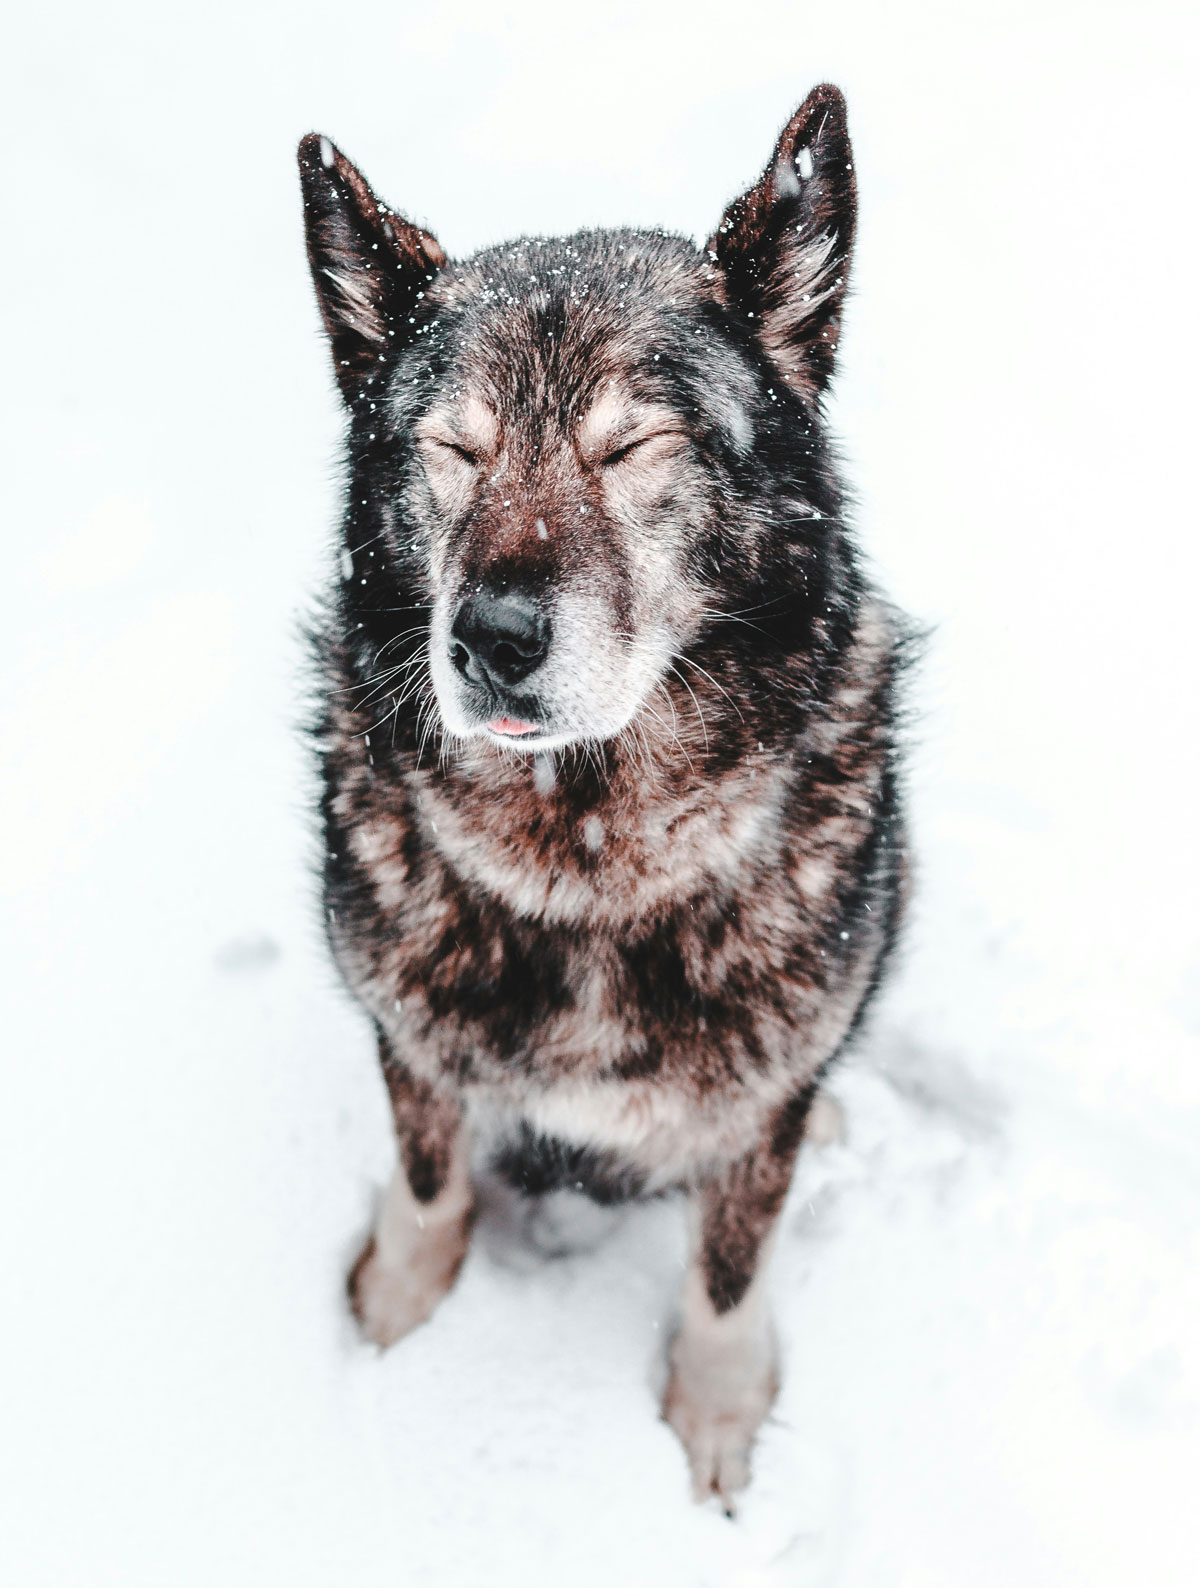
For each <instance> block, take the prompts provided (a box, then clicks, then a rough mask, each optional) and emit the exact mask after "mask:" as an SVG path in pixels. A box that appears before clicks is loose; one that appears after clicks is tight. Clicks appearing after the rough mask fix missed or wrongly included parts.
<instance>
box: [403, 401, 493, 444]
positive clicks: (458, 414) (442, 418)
mask: <svg viewBox="0 0 1200 1588" xmlns="http://www.w3.org/2000/svg"><path fill="white" fill-rule="evenodd" d="M416 436H417V440H418V441H432V442H435V443H437V444H439V445H441V446H444V447H459V448H461V449H463V450H464V451H467V452H474V453H476V454H477V455H479V456H480V457H486V456H489V455H491V454H492V453H494V452H495V450H496V443H497V441H498V440H499V438H500V422H499V420H498V419H497V418H496V415H495V414H494V413H493V412H492V410H491V409H490V408H489V407H488V405H487V404H486V403H485V402H484V401H483V400H482V399H481V398H479V397H475V396H471V397H468V398H467V399H466V400H465V401H464V402H462V403H458V404H455V405H453V406H451V405H447V406H445V407H441V408H433V409H431V410H430V412H429V413H427V414H426V415H425V417H424V418H423V419H422V420H421V422H420V423H419V424H418V425H417V429H416Z"/></svg>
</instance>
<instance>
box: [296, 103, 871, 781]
mask: <svg viewBox="0 0 1200 1588" xmlns="http://www.w3.org/2000/svg"><path fill="white" fill-rule="evenodd" d="M300 169H301V174H302V180H303V187H304V198H305V209H306V221H307V233H308V251H309V258H310V262H311V266H312V273H313V280H314V282H315V283H316V289H317V296H318V299H319V301H320V306H321V312H322V316H323V318H324V321H325V326H326V329H327V331H328V333H329V338H330V341H331V343H332V349H333V358H334V367H335V371H336V374H337V379H338V383H339V385H340V387H341V391H342V394H343V396H344V398H345V400H346V403H347V405H348V407H349V409H350V412H351V433H350V467H351V484H350V514H349V519H348V522H349V526H350V531H349V532H350V543H349V544H348V546H347V548H346V549H345V551H344V553H343V558H342V566H343V575H344V595H345V598H346V599H345V603H344V604H345V609H346V616H347V618H348V619H349V618H353V619H354V621H355V623H357V626H358V628H359V629H360V630H363V631H364V644H365V642H366V641H369V642H370V646H371V650H372V653H375V652H376V651H377V650H378V649H380V648H386V647H387V646H388V645H393V646H398V647H400V654H401V655H403V656H407V657H408V660H407V662H405V663H404V664H403V666H405V667H407V671H402V664H400V663H394V657H395V654H396V653H395V652H393V657H392V658H391V660H392V661H393V663H394V665H395V666H396V673H395V674H394V675H388V674H387V673H386V670H385V671H381V672H380V674H379V676H380V678H382V679H383V683H382V685H381V695H382V696H383V697H384V698H388V689H389V680H390V688H391V694H392V695H393V696H394V697H395V698H396V700H397V706H396V709H397V711H399V709H400V705H399V701H400V699H401V697H402V694H403V693H404V692H405V691H408V692H410V693H413V694H415V695H418V696H419V694H420V692H421V689H422V687H423V686H424V684H426V683H427V682H431V683H432V697H431V701H433V700H435V701H436V708H437V712H438V714H439V715H440V719H441V723H442V726H443V728H444V730H446V731H447V732H448V733H449V734H451V735H457V736H460V737H463V738H484V739H486V740H490V741H492V742H497V743H504V744H506V745H512V746H517V747H520V748H525V749H536V750H544V749H550V748H554V747H558V746H563V745H567V744H572V743H579V742H586V741H592V742H595V741H601V740H606V739H609V738H612V737H613V736H615V735H618V734H619V733H621V731H622V730H623V729H624V728H625V727H626V726H627V724H629V723H630V722H631V721H632V720H633V719H634V717H635V716H636V714H637V713H638V712H639V710H641V709H643V708H645V709H646V710H653V709H654V707H653V705H652V704H651V702H652V697H653V696H654V694H655V692H656V690H657V689H658V688H659V686H660V685H661V683H662V681H663V679H664V677H665V676H666V675H667V674H668V671H669V670H670V669H671V667H672V665H673V662H674V660H675V659H676V658H677V657H678V656H679V655H680V654H681V653H682V652H683V650H684V649H685V648H686V647H687V646H688V645H689V644H690V643H691V642H692V641H693V640H694V638H695V636H696V635H697V633H698V632H699V631H700V630H701V629H702V628H703V626H704V624H705V623H706V622H707V621H708V620H709V619H711V618H712V617H713V615H714V607H715V605H716V604H717V602H718V595H717V592H718V591H720V592H724V593H725V594H726V595H727V593H728V591H729V589H730V588H738V589H746V588H751V587H753V588H759V587H760V586H761V584H762V582H763V581H764V580H766V581H768V582H769V580H770V577H771V569H770V567H769V566H767V561H768V559H769V557H771V556H778V555H779V553H778V549H777V548H778V545H779V534H778V531H779V528H780V526H779V524H778V523H777V522H775V520H777V518H778V515H779V513H780V512H781V511H783V512H785V513H789V512H794V513H795V514H796V515H797V517H798V519H804V518H805V517H808V518H819V517H820V516H821V500H820V497H821V492H822V490H828V489H829V486H828V474H827V470H825V467H824V463H823V452H822V450H821V441H820V428H819V422H818V418H819V416H818V412H817V404H818V400H819V398H820V395H821V393H822V391H823V390H824V387H825V385H826V383H827V382H828V379H829V376H830V374H831V372H832V368H833V362H834V349H835V347H836V345H837V337H838V326H839V321H840V315H841V308H842V301H843V296H844V291H845V279H846V274H847V268H848V262H849V252H850V247H851V243H852V240H853V233H854V219H855V188H854V177H853V169H852V164H851V155H850V146H849V141H848V138H847V133H846V120H845V105H844V102H843V100H842V96H841V95H840V93H839V92H838V91H837V90H836V89H834V88H831V87H827V86H826V87H821V88H818V89H815V90H814V91H813V93H812V94H811V95H810V96H809V98H808V99H807V100H806V101H805V103H804V104H803V105H802V106H801V108H800V109H799V110H798V111H797V112H796V114H795V115H794V116H793V117H792V119H791V121H790V122H789V123H788V125H787V127H786V128H785V129H784V131H783V134H782V135H781V137H780V139H779V142H778V145H777V147H776V150H775V153H774V156H773V158H772V160H771V162H770V164H769V165H768V166H767V168H766V170H765V172H764V173H763V175H762V177H761V178H760V179H759V181H758V182H757V183H756V184H755V185H754V187H752V188H751V189H750V190H749V191H748V192H747V193H746V194H745V195H743V197H741V198H739V199H737V200H736V201H735V202H734V203H733V204H732V205H731V206H730V207H729V209H728V210H727V211H726V214H725V216H724V218H723V219H722V221H721V223H720V226H719V228H718V229H717V231H715V232H714V234H713V236H712V237H711V238H710V239H709V242H708V244H707V245H706V247H705V248H704V249H703V250H697V249H696V248H695V247H694V246H693V245H692V244H691V243H689V242H687V241H685V240H684V239H682V238H678V237H671V236H666V235H663V234H660V233H647V232H624V231H616V232H611V231H610V232H590V233H582V234H580V235H578V236H576V237H571V238H566V239H558V240H552V241H545V240H532V241H531V240H523V241H520V242H517V243H513V244H507V245H503V246H501V247H498V248H493V249H488V250H486V251H485V252H483V253H481V254H478V255H477V256H475V257H474V258H473V259H470V260H468V261H466V262H465V263H461V264H459V263H454V262H451V261H450V260H448V259H447V257H446V255H445V253H444V252H443V251H442V249H441V247H440V246H439V245H438V243H437V242H436V241H435V240H434V238H433V237H432V236H431V235H430V234H429V233H428V232H425V231H423V230H421V229H420V228H419V227H417V226H415V225H413V224H412V223H411V222H409V221H407V220H405V219H404V218H403V217H402V216H400V215H398V214H397V213H396V212H395V211H392V210H389V209H388V208H387V207H386V206H385V205H383V204H382V203H380V202H379V201H378V200H377V199H376V198H375V197H374V195H373V194H372V192H371V190H370V189H369V188H368V186H367V184H366V182H365V181H364V180H363V178H362V177H361V176H360V175H359V173H358V171H357V170H356V169H355V168H354V167H353V166H352V165H351V164H350V162H349V161H348V160H346V159H345V157H344V156H343V155H342V154H341V153H340V152H339V151H338V150H337V149H336V148H335V147H334V146H333V145H332V144H331V143H330V142H329V141H328V139H325V138H321V137H318V136H316V135H313V136H310V137H308V138H305V139H304V141H303V142H302V144H301V146H300ZM781 486H782V491H781ZM781 500H782V502H783V506H782V507H781V505H780V504H781ZM784 538H785V539H786V536H785V537H784ZM797 538H802V537H801V536H800V535H798V537H797ZM768 548H775V549H774V550H769V549H768ZM389 612H390V613H391V614H392V615H391V616H390V617H389V616H388V614H389ZM414 617H416V618H417V619H418V621H417V622H416V623H414V622H413V618H414ZM351 626H352V627H353V624H352V625H351ZM389 632H390V633H391V634H392V638H391V639H390V640H389V639H388V638H387V636H388V634H389ZM411 635H416V636H417V638H418V641H419V643H418V644H417V645H416V647H415V649H414V648H413V641H412V639H411V638H409V639H408V641H407V648H406V646H405V637H406V636H411ZM381 637H382V638H383V640H384V645H383V647H380V646H379V644H378V642H379V641H380V639H381ZM410 652H411V654H410ZM375 660H377V661H378V660H380V658H378V657H375Z"/></svg>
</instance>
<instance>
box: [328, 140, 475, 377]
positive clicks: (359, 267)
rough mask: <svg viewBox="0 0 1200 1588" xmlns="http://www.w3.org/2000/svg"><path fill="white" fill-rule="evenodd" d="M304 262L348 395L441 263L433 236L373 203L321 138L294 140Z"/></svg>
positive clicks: (396, 333) (394, 338)
mask: <svg viewBox="0 0 1200 1588" xmlns="http://www.w3.org/2000/svg"><path fill="white" fill-rule="evenodd" d="M298 158H299V161H300V185H301V188H302V190H303V193H304V226H305V233H306V237H307V240H308V262H309V265H310V267H311V269H312V277H313V283H314V285H315V286H316V289H317V301H318V303H319V304H320V306H321V317H322V319H323V320H324V321H325V329H326V330H327V331H328V333H329V340H330V343H331V344H332V347H333V367H334V372H335V374H336V375H337V379H338V385H339V386H340V387H341V388H342V395H343V396H344V397H345V399H346V401H347V402H348V403H353V402H354V401H355V399H356V398H357V397H359V396H360V395H361V394H362V392H363V390H364V388H365V387H366V386H367V384H368V382H369V381H370V380H371V377H372V376H373V375H375V374H376V373H377V372H378V370H379V366H380V364H381V363H383V362H385V361H386V359H387V357H388V354H389V352H390V351H393V350H395V349H396V348H397V346H398V345H400V344H401V343H402V342H403V341H404V339H405V337H406V335H407V331H408V325H409V316H410V314H411V313H412V308H413V305H414V304H415V303H416V301H417V294H418V293H419V292H424V291H425V289H426V288H427V286H428V285H429V282H430V281H431V280H432V279H433V277H434V276H435V275H436V273H437V272H438V271H439V270H440V269H441V267H442V266H443V265H444V264H445V263H446V255H445V253H444V252H443V251H442V248H441V246H440V245H439V243H438V242H437V240H436V238H434V237H431V236H430V235H429V233H428V232H424V231H422V230H421V228H420V227H419V226H414V225H413V224H412V222H411V221H407V220H405V219H404V217H403V216H402V215H397V214H396V213H395V212H394V211H392V210H389V209H388V208H387V207H386V206H385V205H383V204H381V203H379V201H378V200H377V199H376V197H375V195H374V194H373V193H372V192H371V189H370V188H369V187H368V186H367V184H366V182H365V181H364V180H363V178H362V176H360V174H359V173H358V171H357V170H355V168H354V166H352V165H351V164H350V162H349V160H347V159H346V157H345V155H344V154H342V152H341V150H340V149H337V148H335V147H334V145H333V144H332V143H331V142H330V141H329V139H328V138H326V137H323V136H322V135H321V134H319V133H315V132H311V133H309V134H308V136H307V137H306V138H302V139H301V141H300V148H299V150H298Z"/></svg>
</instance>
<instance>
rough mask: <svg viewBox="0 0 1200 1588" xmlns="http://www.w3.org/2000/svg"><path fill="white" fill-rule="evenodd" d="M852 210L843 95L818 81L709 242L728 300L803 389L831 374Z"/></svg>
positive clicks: (812, 391)
mask: <svg viewBox="0 0 1200 1588" xmlns="http://www.w3.org/2000/svg"><path fill="white" fill-rule="evenodd" d="M856 208H857V206H856V200H855V184H854V164H853V159H852V156H851V153H850V138H849V134H848V133H847V130H846V101H845V100H844V99H843V98H842V95H841V91H840V90H839V89H836V88H834V87H833V85H832V84H830V83H822V84H821V86H820V87H819V88H814V89H813V91H812V93H811V94H809V96H808V98H807V99H806V100H805V101H804V103H803V104H802V105H801V106H800V109H799V110H798V111H797V112H796V114H795V115H794V116H793V117H792V119H791V121H789V122H788V124H787V126H786V127H785V128H784V129H783V132H782V134H781V135H780V139H779V142H778V144H777V145H776V146H775V154H774V157H773V158H772V160H771V163H770V164H769V165H768V166H767V168H766V170H765V171H764V172H763V174H762V176H761V177H760V178H759V179H758V181H757V182H756V183H755V185H754V186H753V187H752V188H751V189H750V191H749V192H748V193H744V194H743V195H742V197H741V198H739V199H735V200H734V201H733V203H732V204H731V205H730V206H729V208H728V209H727V210H726V211H725V215H724V218H723V219H722V221H721V224H720V226H719V227H718V229H717V230H716V231H715V232H714V233H713V235H712V236H711V237H710V238H709V240H708V254H709V258H710V259H714V260H716V262H717V264H718V266H719V267H720V270H721V273H722V278H723V283H724V289H725V293H726V295H727V297H728V300H729V302H730V303H731V304H733V305H734V306H735V307H736V308H738V309H740V310H741V311H742V312H743V313H744V314H746V315H747V316H749V317H751V325H752V327H753V328H754V329H755V330H756V333H757V336H758V339H759V341H760V343H761V344H762V346H763V348H764V349H765V350H766V352H767V353H768V354H769V355H770V357H771V359H772V360H773V361H774V362H775V364H777V365H778V366H779V369H780V371H781V373H782V375H783V377H784V379H785V380H786V381H787V382H788V383H789V384H790V385H791V386H792V387H793V388H794V389H795V390H796V391H799V392H802V393H804V394H805V395H807V396H810V397H816V396H819V395H820V393H821V392H822V391H823V390H824V388H825V386H826V385H827V383H828V381H829V377H830V376H831V375H832V373H833V366H834V351H835V349H836V347H837V343H838V328H839V326H840V323H841V316H842V301H843V298H844V296H845V291H846V276H847V273H848V270H849V266H850V250H851V247H852V246H853V243H854V221H855V214H856Z"/></svg>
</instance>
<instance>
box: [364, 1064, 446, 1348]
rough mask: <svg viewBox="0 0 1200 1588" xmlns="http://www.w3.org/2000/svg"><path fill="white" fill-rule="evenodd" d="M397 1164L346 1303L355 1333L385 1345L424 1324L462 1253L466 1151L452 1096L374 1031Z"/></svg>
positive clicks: (443, 1293) (442, 1294) (441, 1295)
mask: <svg viewBox="0 0 1200 1588" xmlns="http://www.w3.org/2000/svg"><path fill="white" fill-rule="evenodd" d="M379 1056H380V1061H381V1063H382V1065H383V1074H384V1079H385V1080H386V1081H387V1088H388V1095H389V1097H390V1098H391V1103H392V1114H393V1117H394V1119H395V1123H396V1137H397V1142H398V1146H399V1162H398V1163H397V1165H396V1172H395V1174H394V1175H393V1176H392V1181H391V1184H390V1185H389V1186H388V1189H387V1191H386V1192H385V1194H384V1198H383V1202H382V1204H381V1206H380V1209H379V1213H378V1216H377V1218H376V1220H375V1230H374V1233H373V1234H372V1236H371V1238H370V1239H369V1240H368V1242H367V1244H366V1246H365V1247H364V1249H363V1251H362V1254H361V1255H360V1257H359V1259H358V1261H357V1262H356V1263H355V1265H354V1267H353V1268H352V1269H351V1271H350V1278H349V1291H350V1304H351V1306H352V1307H353V1309H354V1312H355V1315H356V1316H357V1318H358V1320H359V1322H360V1323H361V1324H362V1327H363V1332H364V1333H365V1334H366V1335H367V1337H368V1338H369V1339H371V1340H374V1342H375V1344H376V1345H380V1346H388V1345H392V1344H393V1343H394V1342H395V1341H397V1340H399V1339H400V1337H401V1336H402V1335H405V1334H407V1333H408V1332H409V1330H410V1329H415V1328H416V1326H417V1324H419V1323H424V1321H425V1319H426V1318H428V1316H429V1314H430V1313H431V1312H432V1311H433V1309H434V1308H435V1307H436V1306H437V1304H438V1302H439V1301H440V1300H441V1299H442V1297H443V1296H444V1295H445V1294H446V1292H447V1291H448V1290H449V1289H450V1286H451V1285H452V1284H453V1283H454V1280H455V1277H456V1275H457V1274H458V1270H459V1268H460V1267H461V1266H462V1260H463V1258H464V1257H465V1256H466V1254H467V1241H468V1238H469V1235H470V1226H471V1207H472V1201H473V1196H472V1190H471V1177H470V1169H469V1159H470V1149H469V1142H468V1138H467V1132H466V1128H465V1126H464V1124H463V1119H462V1114H461V1112H460V1110H459V1108H458V1105H457V1103H456V1102H455V1101H454V1099H453V1098H452V1097H450V1096H448V1095H446V1094H444V1093H442V1092H440V1091H437V1090H435V1089H434V1088H433V1087H432V1086H429V1085H428V1084H427V1083H426V1082H424V1081H421V1080H419V1079H418V1078H417V1077H416V1076H414V1075H413V1074H412V1073H411V1072H410V1071H409V1070H408V1069H407V1068H406V1066H405V1065H404V1064H403V1063H402V1062H401V1061H400V1060H399V1059H397V1057H396V1056H395V1054H394V1053H393V1052H392V1051H391V1048H390V1046H389V1044H388V1042H387V1040H386V1038H383V1037H381V1038H380V1043H379Z"/></svg>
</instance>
